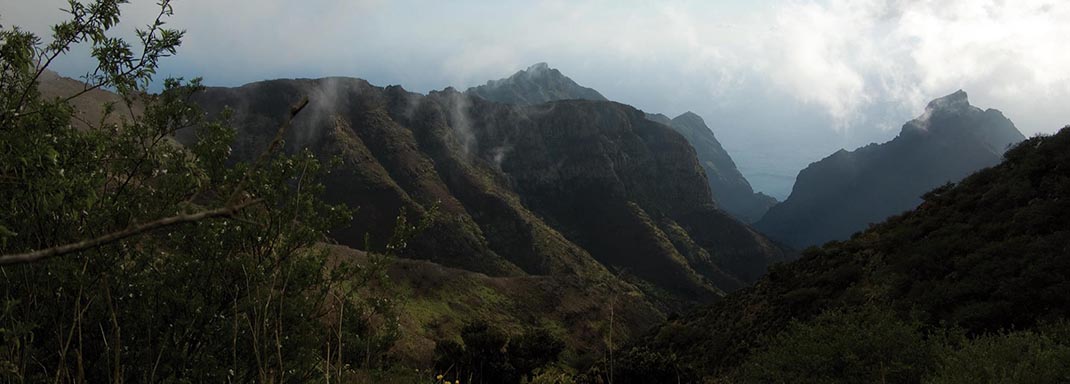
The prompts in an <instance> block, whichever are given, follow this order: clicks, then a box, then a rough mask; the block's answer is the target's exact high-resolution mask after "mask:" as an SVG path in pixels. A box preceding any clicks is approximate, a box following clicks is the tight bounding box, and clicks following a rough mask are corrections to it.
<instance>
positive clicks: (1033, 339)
mask: <svg viewBox="0 0 1070 384" xmlns="http://www.w3.org/2000/svg"><path fill="white" fill-rule="evenodd" d="M927 382H929V383H933V384H960V383H961V384H976V383H1037V384H1040V383H1067V382H1070V346H1068V345H1067V344H1061V343H1059V342H1058V341H1057V340H1056V339H1055V338H1053V337H1051V336H1049V335H1046V334H1041V333H1037V332H1033V331H1020V332H1013V333H1005V334H999V335H990V336H982V337H979V338H977V339H974V340H971V341H969V342H967V343H965V345H963V346H962V347H961V348H960V349H958V350H956V351H955V352H953V353H950V354H948V355H947V356H946V357H944V358H943V359H941V361H940V364H939V368H938V369H937V370H936V373H935V374H934V375H933V377H932V379H930V380H928V381H927Z"/></svg>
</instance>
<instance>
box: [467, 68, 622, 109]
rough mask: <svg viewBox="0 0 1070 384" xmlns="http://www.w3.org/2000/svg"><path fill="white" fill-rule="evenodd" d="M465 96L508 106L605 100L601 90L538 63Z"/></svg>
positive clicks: (479, 87) (474, 88)
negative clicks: (579, 82) (473, 96)
mask: <svg viewBox="0 0 1070 384" xmlns="http://www.w3.org/2000/svg"><path fill="white" fill-rule="evenodd" d="M465 93H467V94H469V95H475V96H479V97H481V98H483V99H486V100H491V101H497V102H500V103H508V104H539V103H545V102H547V101H556V100H573V99H580V100H602V101H605V100H606V98H605V96H602V94H601V93H598V91H596V90H593V89H591V88H587V87H583V86H580V85H579V84H576V82H575V81H572V79H570V78H568V77H567V76H565V75H563V74H561V71H558V70H557V69H555V68H550V66H549V65H547V64H546V63H537V64H535V65H532V66H530V67H528V69H526V70H523V71H519V72H517V73H515V74H513V75H512V76H509V77H508V78H505V79H499V80H490V81H488V82H487V84H484V85H480V86H478V87H472V88H469V89H468V90H467V91H465Z"/></svg>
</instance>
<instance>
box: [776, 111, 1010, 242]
mask: <svg viewBox="0 0 1070 384" xmlns="http://www.w3.org/2000/svg"><path fill="white" fill-rule="evenodd" d="M1024 139H1025V137H1024V136H1023V135H1022V134H1021V133H1020V132H1018V130H1017V128H1015V127H1014V123H1012V122H1011V121H1010V120H1008V119H1007V118H1006V117H1004V116H1003V114H1002V113H1001V112H999V111H998V110H995V109H988V110H981V109H980V108H977V107H974V106H972V105H970V104H969V101H968V99H967V95H966V93H965V92H963V91H961V90H960V91H957V92H955V93H952V94H950V95H947V96H945V97H941V98H938V99H935V100H933V101H932V102H930V103H929V104H928V105H927V107H926V110H925V112H924V113H923V114H922V115H921V116H919V117H918V118H915V119H913V120H911V121H909V122H907V123H906V124H904V125H903V128H902V130H901V131H900V134H899V135H898V136H897V137H896V138H894V139H892V140H891V141H888V142H885V143H882V144H876V143H873V144H870V145H867V146H864V147H861V148H858V149H855V150H853V151H847V150H842V149H841V150H839V151H836V152H835V153H833V154H831V155H829V156H828V157H826V158H824V159H822V160H820V161H817V162H814V163H811V164H810V165H809V166H808V167H806V168H805V169H803V170H801V171H800V172H799V175H798V177H797V178H796V183H795V187H794V188H793V190H792V194H791V195H790V196H789V197H788V198H787V199H786V200H785V201H783V202H781V203H779V204H777V205H776V206H774V207H772V208H771V209H770V210H769V212H768V213H766V214H765V216H764V217H763V218H762V219H761V220H759V221H758V222H757V223H755V226H756V227H757V228H759V229H760V230H762V231H763V232H764V233H766V234H767V235H770V236H771V237H772V238H774V239H777V240H779V241H782V242H784V243H786V244H788V245H790V246H792V247H796V248H805V247H807V246H811V245H818V244H821V243H824V242H825V241H829V240H843V239H846V238H847V237H848V236H850V235H851V234H852V233H855V232H857V231H859V230H862V229H864V228H865V226H866V225H867V224H869V223H874V222H879V221H881V220H883V219H885V218H887V217H889V216H892V215H894V214H898V213H901V212H903V211H906V210H908V209H911V208H913V207H915V206H917V204H919V203H920V202H921V198H920V196H921V195H922V194H923V193H924V192H925V191H928V190H930V189H932V188H935V187H937V186H940V185H942V184H945V183H948V182H955V181H958V180H959V179H961V178H963V177H965V176H967V175H969V174H970V173H972V172H974V171H977V170H979V169H982V168H985V167H989V166H992V165H995V164H998V163H999V161H1000V160H1001V158H1002V154H1003V151H1004V150H1006V148H1007V147H1008V146H1009V145H1010V144H1013V143H1016V142H1019V141H1021V140H1024Z"/></svg>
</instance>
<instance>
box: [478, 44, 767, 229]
mask: <svg viewBox="0 0 1070 384" xmlns="http://www.w3.org/2000/svg"><path fill="white" fill-rule="evenodd" d="M465 93H466V94H469V95H476V96H478V97H480V98H483V99H486V100H490V101H496V102H499V103H506V104H519V105H532V104H539V103H545V102H550V101H557V100H596V101H605V100H606V98H605V97H604V96H602V95H601V94H600V93H598V91H595V90H593V89H591V88H586V87H583V86H580V85H579V84H576V82H575V81H572V79H570V78H568V77H567V76H565V75H564V74H562V73H561V72H560V71H558V70H557V69H554V68H550V67H549V65H547V64H546V63H538V64H535V65H532V66H531V67H529V68H528V69H526V70H523V71H519V72H517V73H516V74H514V75H513V76H510V77H508V78H505V79H499V80H491V81H488V82H487V84H486V85H481V86H478V87H473V88H469V89H468V90H467V91H465ZM647 117H648V118H649V119H650V120H653V121H655V122H658V123H661V124H665V125H666V126H668V127H670V128H672V129H674V130H675V131H677V132H679V133H680V134H681V135H683V136H684V138H685V139H687V141H688V142H689V143H690V144H691V146H692V147H694V149H695V152H696V154H697V156H698V159H699V164H700V165H701V166H702V168H703V170H705V173H706V177H707V179H709V185H710V189H711V191H712V192H713V198H714V201H715V202H716V203H717V204H718V206H719V207H720V208H721V209H724V210H725V211H727V212H728V213H730V214H732V216H735V217H736V218H738V219H740V220H742V221H744V222H746V223H753V222H755V221H757V220H758V219H760V218H761V217H762V215H763V214H765V212H766V211H767V210H768V209H769V207H772V206H773V205H774V204H776V200H775V199H773V198H772V197H769V196H766V195H763V194H760V193H754V191H753V190H752V189H751V186H750V183H748V182H747V180H746V179H745V178H743V175H742V174H741V173H740V172H739V170H738V169H736V164H735V162H733V161H732V158H731V157H730V156H729V155H728V152H726V151H725V150H724V148H723V147H721V143H720V142H718V141H717V138H716V137H714V135H713V131H712V130H710V128H709V127H707V126H706V123H705V122H704V121H702V118H701V117H699V116H698V115H696V114H694V113H691V112H687V113H684V114H682V115H680V116H677V117H676V118H675V119H669V118H668V117H666V116H664V115H661V114H651V115H647Z"/></svg>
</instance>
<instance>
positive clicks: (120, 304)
mask: <svg viewBox="0 0 1070 384" xmlns="http://www.w3.org/2000/svg"><path fill="white" fill-rule="evenodd" d="M123 3H125V1H118V0H98V1H95V2H92V3H90V4H82V3H81V2H77V1H71V2H70V3H69V10H68V12H69V15H70V20H69V21H67V22H64V23H61V24H60V25H57V26H56V27H54V28H53V36H52V42H51V43H49V44H47V45H43V44H42V43H41V42H40V39H38V38H37V37H36V36H34V35H32V34H30V33H27V32H25V31H22V30H20V29H18V28H12V29H6V30H3V31H2V32H0V54H2V56H0V67H2V72H0V107H2V110H0V185H2V188H0V204H3V206H4V208H3V209H0V276H2V279H0V381H3V382H44V381H51V382H116V383H118V382H123V381H127V382H252V381H258V382H282V381H287V382H305V381H310V380H320V379H324V380H329V379H330V378H331V377H332V376H333V377H338V376H340V375H343V374H344V373H345V371H346V370H347V369H348V368H349V367H357V366H369V365H383V364H385V360H384V359H383V358H382V356H383V354H384V352H385V349H386V348H387V347H388V346H389V344H390V340H391V337H392V336H391V333H390V332H389V327H388V326H384V324H386V325H389V324H390V323H391V319H389V315H390V313H389V305H390V304H389V302H384V301H383V300H376V299H375V298H367V299H361V298H360V297H358V296H357V295H355V294H354V292H355V291H356V290H357V289H359V288H360V287H361V286H363V285H364V284H367V283H369V282H370V281H373V280H376V279H380V278H382V276H381V272H382V268H381V264H382V263H381V261H382V260H385V259H384V258H382V257H375V258H373V260H376V262H374V263H371V264H370V265H364V266H357V265H350V264H348V263H345V262H335V261H334V260H329V258H328V256H329V255H328V254H327V252H326V250H325V249H324V248H322V247H320V246H317V243H319V242H321V241H323V240H324V239H325V231H326V230H328V229H329V228H331V227H333V226H335V225H337V224H338V223H340V222H344V221H346V220H348V217H349V215H350V213H349V210H348V209H346V208H345V207H341V206H332V205H329V204H326V203H324V202H323V201H322V200H321V199H320V198H319V196H320V195H321V194H322V192H323V187H322V186H321V185H320V184H319V182H318V181H317V180H318V177H319V175H321V174H322V173H323V172H324V171H322V170H321V165H320V163H319V161H317V159H315V158H314V157H313V156H312V155H311V154H309V153H307V152H305V153H299V154H296V155H291V156H285V155H276V154H274V153H273V152H274V150H275V149H276V148H278V147H279V146H280V143H273V144H272V145H271V146H269V147H268V148H265V149H263V151H264V152H263V154H262V155H261V156H260V157H259V158H258V159H256V160H255V161H253V162H250V163H240V162H235V161H234V160H233V159H231V157H230V147H229V145H230V143H231V142H232V141H233V139H234V130H233V129H231V128H230V127H228V126H227V125H226V122H225V121H223V122H209V121H205V120H204V118H203V114H202V113H201V112H200V111H199V110H198V109H197V108H196V107H195V106H194V105H192V104H191V103H189V99H190V97H191V95H192V94H193V93H195V92H197V91H199V90H200V89H201V86H200V84H199V82H198V81H197V80H194V81H190V82H184V81H182V80H181V79H177V80H172V79H169V80H167V81H166V82H165V83H164V89H163V91H162V92H160V93H158V94H149V93H147V92H145V87H147V85H148V84H149V82H150V80H151V77H152V75H153V74H154V73H155V69H156V65H157V63H158V61H159V60H160V59H162V58H164V57H167V56H170V55H171V54H174V53H175V51H176V49H177V47H178V45H179V43H180V41H181V37H182V35H183V32H182V31H177V30H171V29H167V28H165V25H164V22H163V21H162V20H163V19H165V18H166V17H167V16H170V15H171V6H170V4H169V2H168V1H163V2H161V3H160V14H159V16H160V17H159V18H157V19H156V21H154V22H153V23H152V24H149V25H148V27H147V28H146V29H144V30H140V31H138V34H137V35H138V38H139V40H140V41H139V44H138V46H137V47H134V46H132V45H130V44H128V43H127V42H125V41H123V40H122V39H119V38H115V37H112V36H110V35H109V34H110V30H111V28H112V27H113V26H114V25H116V24H117V23H118V21H119V16H120V14H119V9H120V6H121V5H122V4H123ZM75 44H86V45H88V46H90V47H91V50H92V52H93V55H94V57H95V58H96V59H97V61H98V67H97V68H96V70H94V71H93V72H91V73H89V74H87V75H86V77H85V81H86V90H87V91H88V90H92V89H97V88H108V89H112V90H115V91H116V92H117V93H118V94H119V96H121V100H122V102H123V103H125V104H126V105H127V107H128V108H127V110H143V112H138V113H131V114H130V115H129V116H118V118H116V119H112V118H114V117H116V116H109V115H110V114H112V113H113V111H114V110H115V108H114V105H108V106H105V107H104V108H105V112H106V113H105V115H106V117H109V118H107V119H101V121H99V122H86V123H87V124H86V125H89V126H90V128H88V129H75V128H72V126H73V124H72V120H71V119H72V118H73V112H74V111H73V110H72V107H71V106H70V105H69V103H68V102H69V101H70V100H72V99H73V98H75V97H78V96H82V95H83V94H84V93H85V92H80V93H77V94H75V95H70V96H69V97H67V98H64V99H46V98H44V97H42V96H41V95H40V94H39V93H38V90H37V80H38V78H39V77H40V75H41V74H42V73H43V72H44V71H45V70H46V68H47V66H48V65H49V64H50V63H51V62H52V60H53V59H55V58H56V57H59V56H61V55H63V54H65V53H67V52H68V51H69V50H70V47H71V46H73V45H75ZM135 48H137V49H139V50H140V52H137V51H135ZM132 105H138V106H142V107H143V109H141V108H129V107H130V106H132ZM299 111H300V104H299V105H298V106H297V107H295V108H294V110H292V111H290V112H291V115H293V114H297V113H299ZM281 112H285V111H280V113H281ZM109 121H112V122H114V121H118V123H112V122H109ZM284 128H285V126H284V127H283V128H280V130H281V129H284ZM187 129H193V130H195V131H196V137H197V140H196V142H195V143H193V144H192V145H187V146H180V145H178V144H176V143H175V141H174V140H173V137H174V134H175V132H176V131H178V130H187ZM413 227H414V226H411V225H409V224H406V223H405V221H404V220H399V230H398V231H396V233H397V234H398V237H396V238H395V239H393V240H392V244H396V245H400V244H403V243H404V237H405V236H407V234H409V233H411V231H412V229H413ZM395 248H397V247H395ZM384 316H386V317H387V318H384ZM394 323H396V321H394ZM383 330H386V332H384V331H383Z"/></svg>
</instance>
